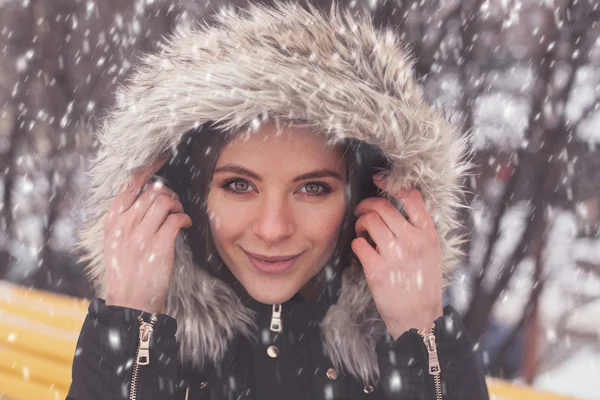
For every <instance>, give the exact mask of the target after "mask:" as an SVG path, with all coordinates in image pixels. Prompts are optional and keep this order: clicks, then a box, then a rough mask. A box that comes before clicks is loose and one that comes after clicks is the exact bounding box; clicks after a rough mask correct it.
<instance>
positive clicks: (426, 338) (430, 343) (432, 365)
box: [423, 333, 440, 375]
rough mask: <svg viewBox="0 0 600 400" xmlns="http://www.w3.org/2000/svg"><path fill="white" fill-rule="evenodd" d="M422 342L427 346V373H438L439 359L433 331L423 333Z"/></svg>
mask: <svg viewBox="0 0 600 400" xmlns="http://www.w3.org/2000/svg"><path fill="white" fill-rule="evenodd" d="M423 342H424V343H425V347H427V352H428V353H429V374H430V375H439V374H440V361H439V359H438V354H437V346H436V344H435V335H434V334H433V333H428V334H427V335H423Z"/></svg>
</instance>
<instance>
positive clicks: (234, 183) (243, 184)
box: [223, 179, 252, 193]
mask: <svg viewBox="0 0 600 400" xmlns="http://www.w3.org/2000/svg"><path fill="white" fill-rule="evenodd" d="M223 187H224V188H225V189H227V190H229V191H231V192H234V193H247V192H250V191H251V190H252V185H251V184H250V182H248V181H247V180H245V179H234V180H229V181H227V182H225V183H223Z"/></svg>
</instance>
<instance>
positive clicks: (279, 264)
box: [244, 250, 304, 274]
mask: <svg viewBox="0 0 600 400" xmlns="http://www.w3.org/2000/svg"><path fill="white" fill-rule="evenodd" d="M244 253H246V257H248V261H250V264H252V266H253V267H254V268H256V269H257V270H258V271H260V272H263V273H267V274H282V273H284V272H287V271H289V270H290V269H292V268H293V267H294V265H295V264H296V261H298V259H299V258H300V256H301V255H302V254H303V253H304V252H302V253H300V254H297V255H295V256H263V255H260V254H254V253H250V252H248V251H246V250H244Z"/></svg>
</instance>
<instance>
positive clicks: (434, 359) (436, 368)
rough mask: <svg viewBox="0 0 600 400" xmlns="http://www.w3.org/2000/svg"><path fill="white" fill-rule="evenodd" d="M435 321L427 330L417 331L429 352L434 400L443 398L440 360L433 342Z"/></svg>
mask: <svg viewBox="0 0 600 400" xmlns="http://www.w3.org/2000/svg"><path fill="white" fill-rule="evenodd" d="M434 330H435V323H434V324H433V325H431V330H430V331H429V332H422V331H420V330H419V331H418V332H419V335H421V337H422V338H423V343H425V347H426V348H427V353H428V354H429V375H433V383H434V385H435V400H443V397H442V379H441V376H440V374H441V368H440V360H439V358H438V353H437V345H436V343H435V334H434Z"/></svg>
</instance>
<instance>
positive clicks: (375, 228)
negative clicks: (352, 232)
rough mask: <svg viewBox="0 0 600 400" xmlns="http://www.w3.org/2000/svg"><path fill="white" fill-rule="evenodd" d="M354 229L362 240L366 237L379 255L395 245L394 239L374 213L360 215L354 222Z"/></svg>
mask: <svg viewBox="0 0 600 400" xmlns="http://www.w3.org/2000/svg"><path fill="white" fill-rule="evenodd" d="M355 229H356V236H358V237H363V238H364V237H366V236H367V235H368V236H369V237H370V238H371V240H373V242H374V243H375V245H376V246H377V249H378V250H379V252H380V253H381V252H383V251H387V249H390V248H391V247H392V246H393V245H394V244H395V243H396V237H395V236H394V234H393V233H392V232H391V231H390V230H389V228H388V227H387V226H386V225H385V223H384V222H383V220H382V219H381V217H380V216H379V214H377V213H376V212H370V213H367V214H363V215H361V216H360V217H359V218H358V219H357V220H356V224H355Z"/></svg>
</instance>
